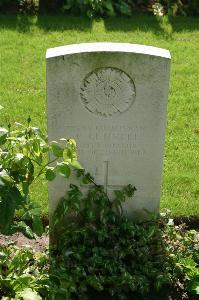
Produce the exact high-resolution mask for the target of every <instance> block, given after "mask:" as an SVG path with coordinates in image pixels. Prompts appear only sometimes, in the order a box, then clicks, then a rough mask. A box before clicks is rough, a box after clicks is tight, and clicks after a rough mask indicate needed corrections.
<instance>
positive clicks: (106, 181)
mask: <svg viewBox="0 0 199 300" xmlns="http://www.w3.org/2000/svg"><path fill="white" fill-rule="evenodd" d="M108 175H109V161H108V160H106V161H104V191H105V192H106V193H107V191H108V188H113V189H115V188H121V185H120V186H119V185H109V184H108Z"/></svg>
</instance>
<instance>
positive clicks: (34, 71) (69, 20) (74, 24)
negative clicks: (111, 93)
mask: <svg viewBox="0 0 199 300" xmlns="http://www.w3.org/2000/svg"><path fill="white" fill-rule="evenodd" d="M198 21H199V20H198V19H197V18H195V19H194V18H175V19H169V18H166V17H165V18H162V19H157V18H155V17H147V16H136V17H132V18H131V19H127V18H121V19H120V18H115V19H105V20H104V21H102V20H99V21H90V20H87V19H84V18H75V17H64V16H62V17H58V16H56V17H54V16H51V17H50V16H43V17H26V16H23V17H19V16H18V17H14V16H2V17H1V25H0V26H1V27H0V44H1V93H0V94H1V100H0V104H1V105H3V106H4V107H5V109H4V110H3V113H2V112H1V115H0V125H5V124H8V123H9V122H11V123H13V122H14V121H18V122H25V120H26V118H27V117H28V116H29V115H31V117H32V120H33V124H34V125H36V126H38V125H39V126H40V127H41V128H42V129H43V130H46V96H45V95H46V93H45V52H46V49H47V48H50V47H55V46H61V45H65V44H72V43H81V42H92V41H113V42H129V43H138V44H146V45H153V46H157V47H162V48H167V49H169V50H170V51H171V55H172V69H171V81H170V95H169V104H168V124H167V137H166V146H165V159H164V175H163V183H162V196H161V208H162V209H163V208H169V209H171V211H172V213H173V214H174V215H198V214H199V176H198V169H199V168H198V167H199V166H198V161H199V155H198V131H197V130H196V129H197V126H198V124H197V118H198V116H199V99H198V98H199V97H198V96H199V95H198V53H199V46H198V45H199V32H198V31H199V22H198ZM197 97H198V98H197ZM33 197H34V199H35V200H36V201H38V202H40V203H41V204H42V207H43V213H44V214H46V213H47V186H46V184H45V183H44V182H43V181H41V182H39V183H37V185H36V186H35V187H34V189H33Z"/></svg>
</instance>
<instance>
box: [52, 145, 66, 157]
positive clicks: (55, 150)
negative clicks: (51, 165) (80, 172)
mask: <svg viewBox="0 0 199 300" xmlns="http://www.w3.org/2000/svg"><path fill="white" fill-rule="evenodd" d="M51 149H52V153H53V154H54V156H56V157H62V156H63V151H64V150H63V148H62V147H61V146H60V145H59V144H58V143H55V142H53V144H52V145H51Z"/></svg>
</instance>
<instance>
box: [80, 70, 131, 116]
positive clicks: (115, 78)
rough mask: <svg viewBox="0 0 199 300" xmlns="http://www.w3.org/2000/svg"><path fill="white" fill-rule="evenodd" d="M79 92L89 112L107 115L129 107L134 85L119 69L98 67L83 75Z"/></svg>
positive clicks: (120, 111)
mask: <svg viewBox="0 0 199 300" xmlns="http://www.w3.org/2000/svg"><path fill="white" fill-rule="evenodd" d="M80 94H81V100H82V102H83V104H84V106H85V108H86V109H87V110H88V111H89V112H91V113H94V114H96V115H99V116H103V117H109V116H112V115H114V114H121V113H123V112H125V111H126V110H128V109H129V108H130V106H131V105H132V104H133V102H134V101H135V85H134V82H133V80H132V79H131V78H130V77H129V76H128V75H127V74H126V73H125V72H123V71H122V70H120V69H117V68H111V67H106V68H99V69H96V70H94V71H92V72H91V73H89V74H88V75H87V76H86V77H85V79H84V81H83V83H82V86H81V92H80Z"/></svg>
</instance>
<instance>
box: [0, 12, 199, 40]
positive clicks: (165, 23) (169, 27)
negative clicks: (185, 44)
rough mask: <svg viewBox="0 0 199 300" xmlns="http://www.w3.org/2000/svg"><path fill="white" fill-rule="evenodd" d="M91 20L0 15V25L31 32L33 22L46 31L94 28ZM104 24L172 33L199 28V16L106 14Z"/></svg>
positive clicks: (125, 29)
mask: <svg viewBox="0 0 199 300" xmlns="http://www.w3.org/2000/svg"><path fill="white" fill-rule="evenodd" d="M92 23H93V22H92V20H91V19H88V18H86V17H73V16H64V15H51V16H49V15H39V16H26V15H18V16H9V15H1V16H0V27H1V28H5V29H11V30H17V31H18V32H29V31H30V30H31V27H32V26H36V27H38V28H41V29H42V30H44V31H65V30H79V31H91V29H92ZM104 25H105V28H106V30H107V31H122V32H133V31H136V30H140V31H141V32H148V31H152V32H153V33H154V34H156V35H159V36H161V35H163V36H164V37H171V36H172V33H174V32H181V31H188V32H189V31H190V32H192V31H195V30H199V22H198V18H190V17H175V18H173V17H164V18H158V17H155V16H143V15H135V16H132V17H130V18H127V17H114V18H105V19H104Z"/></svg>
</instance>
